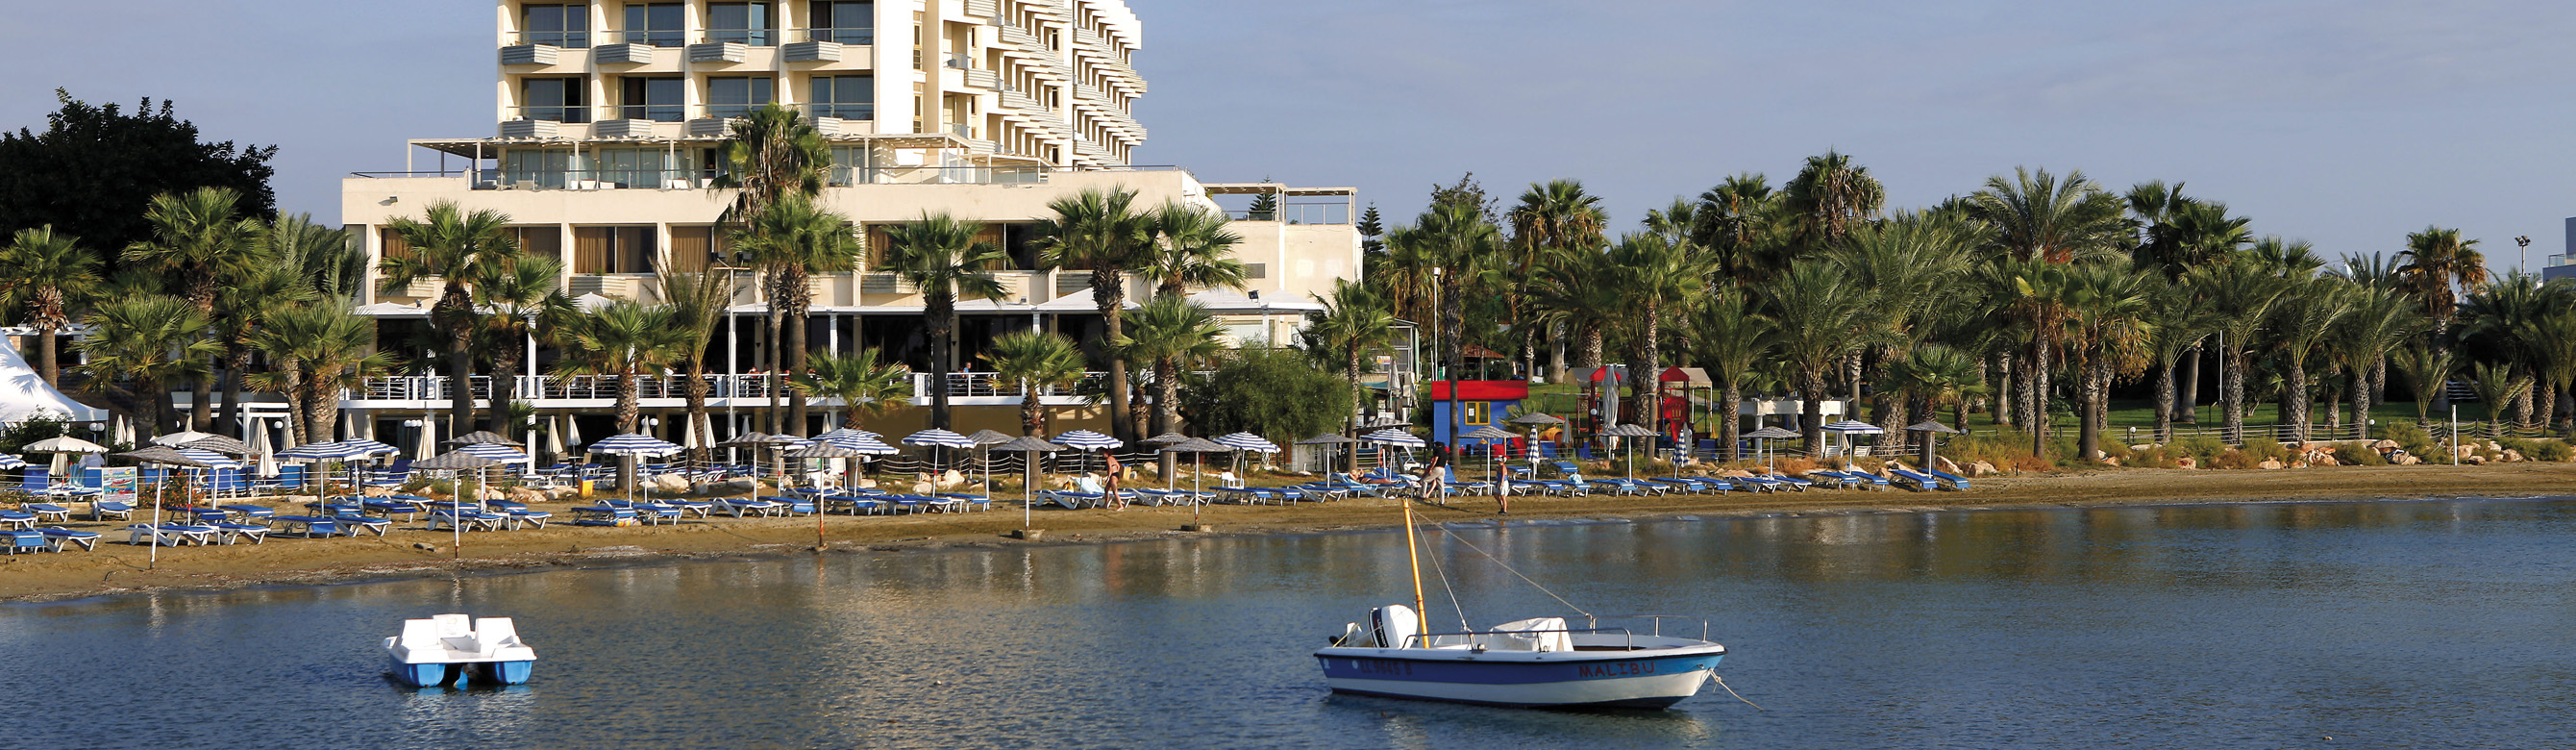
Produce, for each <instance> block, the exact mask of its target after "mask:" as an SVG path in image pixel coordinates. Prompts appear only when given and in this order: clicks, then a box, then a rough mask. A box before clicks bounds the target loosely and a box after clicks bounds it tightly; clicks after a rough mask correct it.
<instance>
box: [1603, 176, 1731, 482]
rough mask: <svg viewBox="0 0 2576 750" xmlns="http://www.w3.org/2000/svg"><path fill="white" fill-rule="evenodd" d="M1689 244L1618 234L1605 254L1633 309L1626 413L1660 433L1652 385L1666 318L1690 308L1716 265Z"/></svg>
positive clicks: (1657, 380)
mask: <svg viewBox="0 0 2576 750" xmlns="http://www.w3.org/2000/svg"><path fill="white" fill-rule="evenodd" d="M1685 205H1687V204H1685ZM1687 243H1688V240H1687V239H1685V240H1683V244H1675V243H1674V242H1673V241H1672V240H1670V239H1667V238H1666V237H1665V236H1663V235H1660V234H1656V233H1653V232H1639V233H1631V234H1628V235H1625V236H1622V237H1620V238H1619V244H1617V245H1613V246H1611V248H1610V254H1609V260H1610V264H1611V266H1612V267H1614V268H1617V269H1619V274H1618V286H1619V289H1620V290H1621V293H1622V295H1623V296H1624V297H1625V298H1626V299H1627V301H1628V305H1629V306H1630V309H1631V310H1633V311H1634V315H1633V318H1632V320H1634V321H1635V322H1634V324H1633V325H1635V326H1636V339H1635V351H1636V358H1635V359H1633V360H1631V361H1632V362H1633V363H1634V364H1635V365H1636V366H1635V367H1634V368H1631V372H1630V373H1629V378H1630V380H1631V381H1633V382H1632V383H1631V386H1632V387H1633V388H1635V391H1634V392H1633V393H1632V394H1631V395H1630V398H1632V399H1634V400H1635V402H1636V404H1635V405H1634V406H1633V407H1631V408H1630V411H1631V412H1632V413H1634V414H1636V415H1637V416H1638V420H1639V421H1640V422H1642V423H1643V424H1645V425H1646V426H1647V427H1648V428H1649V429H1653V430H1655V431H1656V432H1658V433H1662V432H1663V424H1662V422H1663V420H1662V417H1663V408H1662V399H1661V398H1658V396H1659V395H1661V394H1658V393H1656V391H1657V390H1658V389H1657V387H1656V386H1657V385H1658V384H1659V383H1660V382H1661V381H1660V378H1661V376H1662V375H1663V371H1664V360H1663V339H1664V319H1665V318H1666V317H1667V316H1672V315H1674V314H1675V313H1679V312H1685V311H1687V310H1689V309H1690V305H1691V303H1692V302H1694V301H1696V299H1697V298H1698V296H1699V294H1700V293H1701V292H1703V291H1705V290H1706V289H1707V284H1708V282H1707V278H1708V273H1709V271H1710V270H1711V269H1712V268H1713V266H1714V264H1712V263H1710V262H1709V261H1710V260H1712V259H1711V258H1710V257H1709V256H1708V255H1706V254H1703V253H1700V252H1697V248H1693V247H1690V246H1689V245H1688V244H1687ZM1685 330H1686V329H1685Z"/></svg>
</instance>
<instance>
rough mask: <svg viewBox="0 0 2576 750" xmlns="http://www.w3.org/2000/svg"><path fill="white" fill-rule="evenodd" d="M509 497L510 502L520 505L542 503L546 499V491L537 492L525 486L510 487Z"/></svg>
mask: <svg viewBox="0 0 2576 750" xmlns="http://www.w3.org/2000/svg"><path fill="white" fill-rule="evenodd" d="M509 499H510V502H514V503H519V504H522V505H524V504H527V503H542V502H545V501H546V493H543V492H538V491H536V490H532V489H528V488H526V487H512V488H510V498H509Z"/></svg>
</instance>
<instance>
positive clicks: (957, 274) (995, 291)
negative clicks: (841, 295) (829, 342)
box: [885, 214, 1115, 429]
mask: <svg viewBox="0 0 2576 750" xmlns="http://www.w3.org/2000/svg"><path fill="white" fill-rule="evenodd" d="M981 231H983V227H982V226H981V225H977V224H973V223H968V222H961V221H958V220H956V219H955V218H951V217H950V216H949V215H947V214H923V215H922V217H921V219H920V220H918V221H912V222H907V223H905V224H902V225H899V226H896V227H895V228H894V229H892V230H890V231H889V232H888V233H887V244H888V247H887V248H886V258H885V262H886V269H887V270H889V271H893V272H894V274H895V275H896V276H899V277H902V278H903V280H905V281H909V282H912V283H913V284H914V285H915V286H918V287H920V289H921V299H922V302H921V306H922V309H921V322H922V327H923V328H924V329H926V330H927V331H928V332H929V335H930V425H931V426H932V427H938V428H942V429H946V428H947V427H948V424H949V422H948V371H949V369H950V366H949V363H948V358H949V357H950V356H952V353H953V352H954V351H955V350H956V344H955V343H954V342H952V341H951V340H950V339H951V338H952V337H953V336H954V335H955V332H956V330H957V300H958V299H959V298H966V299H983V300H998V299H1001V298H1003V297H1004V296H1006V294H1007V292H1008V290H1007V289H1005V288H1004V287H1003V286H1002V281H1001V279H999V278H996V277H995V276H994V275H993V273H992V271H991V270H990V269H991V267H992V266H993V264H996V263H1002V262H1005V261H1007V260H1009V258H1010V255H1009V254H1008V253H1004V252H1002V249H1001V248H998V247H994V246H993V243H990V242H977V241H975V234H976V233H977V232H981ZM1107 275H1115V274H1107ZM1092 288H1093V290H1095V292H1096V291H1097V290H1098V289H1099V285H1098V284H1097V282H1095V283H1094V284H1093V286H1092ZM1112 328H1113V329H1114V328H1115V326H1113V327H1112ZM1113 387H1114V384H1113Z"/></svg>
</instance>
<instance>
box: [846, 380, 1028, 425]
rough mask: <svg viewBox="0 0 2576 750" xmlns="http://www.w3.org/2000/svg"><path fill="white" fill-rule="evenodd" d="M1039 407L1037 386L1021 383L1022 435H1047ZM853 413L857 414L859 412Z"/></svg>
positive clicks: (1024, 381) (1025, 382) (1026, 382)
mask: <svg viewBox="0 0 2576 750" xmlns="http://www.w3.org/2000/svg"><path fill="white" fill-rule="evenodd" d="M1038 406H1039V401H1038V388H1037V386H1035V385H1031V384H1030V383H1029V381H1026V380H1022V381H1020V434H1021V435H1023V436H1027V437H1043V436H1045V435H1046V424H1045V423H1044V418H1043V416H1042V415H1041V414H1040V413H1039V411H1038ZM852 413H853V414H855V413H857V412H852Z"/></svg>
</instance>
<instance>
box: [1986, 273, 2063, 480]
mask: <svg viewBox="0 0 2576 750" xmlns="http://www.w3.org/2000/svg"><path fill="white" fill-rule="evenodd" d="M1980 270H1981V272H1982V273H1983V274H1984V276H1983V278H1982V281H1983V283H1984V286H1985V287H1986V290H1987V293H1988V299H1989V300H1991V301H1992V303H1993V304H1994V306H1995V307H1996V310H1997V312H1999V313H2002V314H2003V316H2004V317H2005V318H2006V319H2008V320H2010V321H2012V323H2013V324H2015V325H2016V326H2017V327H2019V328H2020V329H2022V331H2023V332H2025V333H2027V334H2028V340H2027V342H2026V343H2027V346H2028V348H2027V349H2025V352H2026V353H2025V355H2024V356H2025V357H2027V358H2026V359H2023V360H2022V362H2023V365H2022V366H2020V367H2018V368H2016V369H2015V371H2014V374H2015V376H2016V377H2018V378H2019V379H2020V381H2021V382H2020V383H2019V384H2018V385H2017V386H2016V396H2017V399H2018V400H2019V401H2020V403H2019V404H2017V405H2016V406H2017V407H2018V408H2019V410H2020V414H2019V415H2018V416H2017V417H2016V421H2018V422H2020V423H2021V425H2022V426H2024V427H2028V428H2029V429H2030V452H2031V455H2034V456H2039V455H2045V454H2046V452H2047V445H2048V429H2049V415H2048V400H2049V394H2050V393H2052V392H2053V391H2054V388H2053V387H2052V386H2051V384H2050V382H2049V381H2050V377H2051V375H2052V374H2053V372H2054V371H2053V370H2052V369H2051V367H2050V364H2049V363H2050V361H2051V359H2052V357H2054V355H2055V354H2056V350H2057V347H2058V345H2059V343H2060V342H2061V341H2062V340H2063V339H2064V337H2065V333H2066V327H2067V325H2066V324H2067V320H2068V318H2069V317H2070V315H2069V314H2068V310H2067V307H2068V305H2069V304H2070V301H2071V298H2072V297H2073V295H2074V294H2075V282H2074V280H2073V279H2071V278H2069V276H2068V271H2067V264H2062V263H2051V262H2049V261H2048V260H2047V259H2046V258H2044V257H2032V258H2026V259H2014V258H2011V257H1999V258H1995V259H1994V260H1993V261H1991V262H1989V263H1987V264H1986V265H1985V266H1984V267H1983V268H1982V269H1980Z"/></svg>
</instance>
